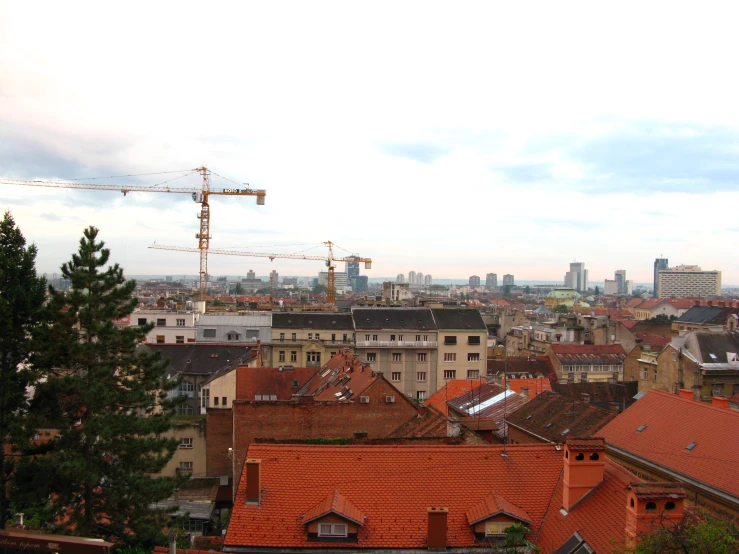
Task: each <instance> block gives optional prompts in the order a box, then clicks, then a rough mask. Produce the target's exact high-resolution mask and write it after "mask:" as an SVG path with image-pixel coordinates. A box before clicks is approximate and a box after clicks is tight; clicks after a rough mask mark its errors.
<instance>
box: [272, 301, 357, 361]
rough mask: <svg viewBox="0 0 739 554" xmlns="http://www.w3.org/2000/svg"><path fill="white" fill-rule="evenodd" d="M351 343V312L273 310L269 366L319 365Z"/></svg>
mask: <svg viewBox="0 0 739 554" xmlns="http://www.w3.org/2000/svg"><path fill="white" fill-rule="evenodd" d="M353 347H354V323H353V322H352V316H351V314H344V313H336V312H275V313H273V314H272V352H271V355H270V360H269V364H266V363H265V364H264V365H268V366H269V367H280V366H284V365H293V366H296V367H321V365H323V364H325V363H326V362H327V361H328V360H330V359H331V358H332V357H333V356H335V355H336V354H337V353H339V352H341V349H342V348H353Z"/></svg>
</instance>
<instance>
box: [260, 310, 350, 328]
mask: <svg viewBox="0 0 739 554" xmlns="http://www.w3.org/2000/svg"><path fill="white" fill-rule="evenodd" d="M272 328H273V329H320V330H325V329H336V330H337V331H353V330H354V325H353V324H352V316H351V314H344V313H336V312H276V313H273V314H272Z"/></svg>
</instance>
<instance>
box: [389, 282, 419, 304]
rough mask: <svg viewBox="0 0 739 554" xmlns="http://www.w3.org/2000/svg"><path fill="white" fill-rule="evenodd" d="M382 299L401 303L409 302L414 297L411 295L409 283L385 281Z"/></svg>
mask: <svg viewBox="0 0 739 554" xmlns="http://www.w3.org/2000/svg"><path fill="white" fill-rule="evenodd" d="M382 297H383V298H384V299H385V300H391V301H392V302H400V301H401V300H409V299H411V298H412V297H413V295H412V294H411V289H410V284H409V283H393V282H391V281H385V282H384V283H383V284H382Z"/></svg>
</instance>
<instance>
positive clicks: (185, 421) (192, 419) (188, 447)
mask: <svg viewBox="0 0 739 554" xmlns="http://www.w3.org/2000/svg"><path fill="white" fill-rule="evenodd" d="M175 421H176V423H175V425H174V426H173V427H172V429H170V430H169V431H167V432H166V433H163V434H162V436H163V437H166V438H173V437H174V438H176V439H177V441H178V443H179V445H178V446H177V450H175V453H174V456H172V458H171V459H170V460H169V462H167V465H166V466H164V468H163V469H162V471H160V472H159V473H158V474H157V476H158V477H174V476H175V475H176V474H177V473H179V472H183V473H190V474H191V475H196V476H203V475H205V419H204V417H203V416H199V415H198V416H176V420H175Z"/></svg>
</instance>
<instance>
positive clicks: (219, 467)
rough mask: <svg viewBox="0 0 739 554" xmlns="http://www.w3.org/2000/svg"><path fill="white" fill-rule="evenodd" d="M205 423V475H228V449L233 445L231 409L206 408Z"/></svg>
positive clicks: (229, 462) (229, 465)
mask: <svg viewBox="0 0 739 554" xmlns="http://www.w3.org/2000/svg"><path fill="white" fill-rule="evenodd" d="M205 424H206V425H205V471H206V476H207V477H220V476H221V475H228V476H230V475H231V460H230V458H229V457H228V449H229V448H230V447H232V446H233V444H232V442H233V410H232V409H231V408H228V409H223V408H208V417H207V419H206V420H205Z"/></svg>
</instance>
